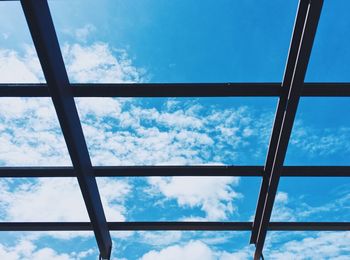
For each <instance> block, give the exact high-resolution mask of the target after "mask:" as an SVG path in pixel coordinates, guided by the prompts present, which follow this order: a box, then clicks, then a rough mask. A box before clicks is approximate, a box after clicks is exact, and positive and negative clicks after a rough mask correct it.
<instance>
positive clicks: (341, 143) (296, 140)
mask: <svg viewBox="0 0 350 260" xmlns="http://www.w3.org/2000/svg"><path fill="white" fill-rule="evenodd" d="M348 140H350V127H346V126H340V127H339V128H332V129H329V128H324V129H317V128H314V127H307V126H305V124H304V123H303V122H302V121H298V122H296V125H295V127H294V129H293V134H292V136H291V141H290V143H291V145H293V146H294V147H296V148H298V149H301V150H302V151H305V152H307V153H308V155H309V156H312V157H314V156H329V155H333V154H336V153H340V152H341V153H350V142H349V141H348Z"/></svg>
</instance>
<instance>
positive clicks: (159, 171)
mask: <svg viewBox="0 0 350 260" xmlns="http://www.w3.org/2000/svg"><path fill="white" fill-rule="evenodd" d="M263 170H264V167H263V166H96V167H93V171H94V175H95V177H149V176H162V177H171V176H174V177H181V176H193V177H205V176H213V177H215V176H216V177H217V176H240V177H262V176H263ZM281 176H282V177H350V166H284V167H283V168H282V173H281ZM31 177H49V178H53V177H76V174H75V171H74V169H73V167H0V178H31Z"/></svg>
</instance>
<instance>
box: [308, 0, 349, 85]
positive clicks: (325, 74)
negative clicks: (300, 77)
mask: <svg viewBox="0 0 350 260" xmlns="http://www.w3.org/2000/svg"><path fill="white" fill-rule="evenodd" d="M349 8H350V2H349V1H347V0H334V1H324V4H323V9H322V15H321V19H320V22H319V25H318V31H317V34H316V38H315V43H314V47H313V49H312V54H311V59H310V64H309V68H308V72H307V74H306V81H311V82H349V81H350V74H349V66H350V62H349V60H350V50H349V45H350V37H349V35H350V19H349V12H348V10H349Z"/></svg>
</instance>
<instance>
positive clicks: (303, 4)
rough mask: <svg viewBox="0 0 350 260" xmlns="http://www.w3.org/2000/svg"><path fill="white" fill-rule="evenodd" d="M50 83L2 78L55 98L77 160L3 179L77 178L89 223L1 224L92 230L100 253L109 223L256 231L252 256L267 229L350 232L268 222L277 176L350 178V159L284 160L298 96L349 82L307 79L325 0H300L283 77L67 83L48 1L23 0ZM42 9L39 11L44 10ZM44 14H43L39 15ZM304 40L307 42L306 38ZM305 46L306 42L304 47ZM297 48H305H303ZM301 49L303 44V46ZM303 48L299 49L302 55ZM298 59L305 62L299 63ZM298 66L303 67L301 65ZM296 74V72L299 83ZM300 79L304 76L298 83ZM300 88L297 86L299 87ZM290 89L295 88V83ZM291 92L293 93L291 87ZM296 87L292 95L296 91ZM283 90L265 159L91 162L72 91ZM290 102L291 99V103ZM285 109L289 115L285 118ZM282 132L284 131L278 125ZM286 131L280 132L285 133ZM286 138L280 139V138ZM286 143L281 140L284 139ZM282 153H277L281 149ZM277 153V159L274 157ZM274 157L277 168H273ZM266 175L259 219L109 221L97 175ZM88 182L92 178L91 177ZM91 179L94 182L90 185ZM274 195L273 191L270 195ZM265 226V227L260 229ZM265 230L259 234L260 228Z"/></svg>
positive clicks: (15, 91) (21, 92)
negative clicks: (239, 162)
mask: <svg viewBox="0 0 350 260" xmlns="http://www.w3.org/2000/svg"><path fill="white" fill-rule="evenodd" d="M21 3H22V7H23V9H24V13H25V16H26V19H27V23H28V26H29V29H30V31H31V34H32V38H33V42H34V45H35V47H36V50H37V53H38V57H39V59H40V62H41V64H42V70H43V72H44V74H45V78H46V81H47V84H46V83H45V84H29V83H28V84H0V97H52V99H53V102H54V105H55V109H56V113H57V115H58V118H59V120H60V124H61V128H62V132H63V134H64V137H65V140H66V143H67V146H68V150H69V151H70V156H71V158H72V162H73V166H74V167H0V178H7V177H18V178H22V177H48V178H54V177H72V176H74V177H77V178H78V180H79V183H80V188H81V191H82V193H83V195H84V202H85V205H86V207H87V209H88V212H89V216H90V219H91V221H90V222H1V223H0V231H49V230H75V231H77V230H94V231H95V237H96V240H97V244H98V246H99V249H100V257H101V258H103V259H109V258H110V254H111V249H112V242H111V239H110V232H109V231H111V230H126V231H127V230H217V231H219V230H222V231H223V230H238V231H251V232H252V237H251V243H254V244H255V245H256V252H255V256H254V258H255V259H260V258H261V257H262V252H263V248H264V240H265V236H266V232H267V231H268V230H280V231H282V230H285V231H286V230H288V231H299V230H318V231H320V230H322V231H349V230H350V222H270V215H271V211H272V207H273V204H274V197H275V194H276V192H277V188H278V181H279V178H280V177H293V176H295V177H350V166H283V162H284V157H285V153H286V150H287V146H288V142H289V137H290V133H291V131H292V127H293V120H294V117H295V113H296V111H297V107H298V100H299V98H300V97H349V96H350V83H304V78H305V73H306V70H307V65H308V59H309V56H310V53H311V49H312V43H313V39H314V36H315V33H316V31H317V23H318V19H319V16H320V13H321V9H322V4H323V0H300V2H299V7H298V14H297V18H296V22H295V27H294V33H293V38H292V41H291V48H290V52H289V57H288V60H287V65H286V71H285V75H284V80H283V82H282V83H208V84H206V83H183V84H182V83H176V84H174V83H172V84H163V83H158V84H150V83H135V84H129V83H128V84H124V83H120V84H70V83H69V81H68V77H67V73H66V69H65V65H64V63H63V60H62V54H61V51H60V48H59V44H58V41H57V36H56V33H55V28H54V24H53V22H52V18H51V15H50V11H49V7H48V4H47V0H21ZM39 11H40V12H39ZM39 13H40V15H39ZM305 39H306V44H304V43H303V41H304V40H305ZM300 46H302V47H300ZM299 47H300V48H299ZM301 48H302V50H301ZM299 55H301V56H300V57H299ZM300 65H301V66H302V67H301V69H300ZM299 69H300V70H299ZM293 75H294V77H298V80H297V81H296V83H294V81H295V79H294V78H293ZM300 82H301V83H300ZM296 88H297V91H296V92H294V91H295V89H296ZM291 89H292V91H291V92H290V90H291ZM290 93H291V94H290ZM293 93H294V94H293ZM248 96H249V97H278V98H279V105H278V108H277V111H276V115H275V116H276V119H275V123H274V127H273V131H272V137H271V141H270V145H269V149H268V155H267V160H266V165H265V167H263V166H103V167H93V166H92V165H91V161H90V157H89V154H88V152H87V148H86V144H85V140H84V136H83V132H82V129H81V124H80V119H79V117H78V115H77V111H76V108H75V102H74V97H148V98H152V97H248ZM290 102H293V104H292V109H290ZM285 113H290V120H291V121H290V122H289V124H288V125H287V126H285V124H284V123H283V116H284V114H285ZM282 131H284V132H285V133H284V134H281V132H282ZM280 136H281V137H282V138H281V137H280ZM280 139H282V140H280ZM281 142H282V144H283V145H282V146H281ZM278 151H279V154H278V155H277V157H276V154H277V152H278ZM276 158H277V159H278V160H277V162H276ZM274 164H277V167H273V165H274ZM112 176H113V177H131V176H133V177H145V176H197V177H201V176H243V177H249V176H250V177H253V176H255V177H262V188H261V190H260V194H259V202H258V206H257V211H256V214H255V220H254V222H107V221H106V218H105V216H104V211H103V208H102V204H101V199H100V196H99V191H98V187H97V185H96V180H95V177H112ZM89 183H90V184H89ZM91 183H92V184H91ZM269 194H270V195H269ZM259 230H260V231H259ZM259 232H260V235H258V234H259Z"/></svg>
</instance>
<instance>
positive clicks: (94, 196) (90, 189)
mask: <svg viewBox="0 0 350 260" xmlns="http://www.w3.org/2000/svg"><path fill="white" fill-rule="evenodd" d="M21 4H22V8H23V11H24V14H25V17H26V20H27V24H28V27H29V30H30V33H31V35H32V39H33V42H34V46H35V49H36V51H37V54H38V57H39V61H40V63H41V67H42V70H43V73H44V76H45V79H46V82H47V84H48V89H49V93H50V96H51V97H52V101H53V104H54V107H55V110H56V113H57V117H58V120H59V122H60V126H61V128H62V133H63V136H64V138H65V141H66V143H67V148H68V151H69V154H70V157H71V160H72V164H73V167H74V169H75V172H76V175H77V178H78V183H79V186H80V189H81V192H82V195H83V198H84V202H85V205H86V208H87V211H88V214H89V217H90V220H91V223H92V227H93V230H94V233H95V237H96V240H97V244H98V247H99V250H100V257H102V258H104V259H109V258H110V253H111V249H112V240H111V237H110V234H109V230H108V226H107V221H106V218H105V214H104V211H103V207H102V203H101V198H100V195H99V192H98V188H97V184H96V180H95V176H94V174H93V168H92V165H91V161H90V157H89V153H88V149H87V146H86V143H85V139H84V135H83V130H82V127H81V124H80V120H79V116H78V112H77V109H76V107H75V103H74V98H73V94H72V92H71V86H70V85H69V80H68V75H67V72H66V69H65V65H64V62H63V58H62V54H61V50H60V47H59V43H58V40H57V35H56V32H55V28H54V25H53V21H52V18H51V14H50V10H49V6H48V3H47V1H46V0H21Z"/></svg>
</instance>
